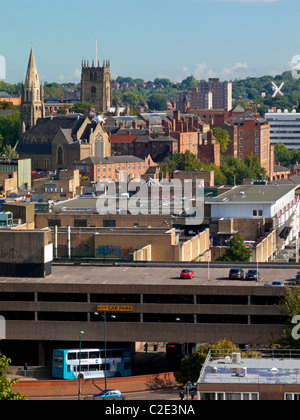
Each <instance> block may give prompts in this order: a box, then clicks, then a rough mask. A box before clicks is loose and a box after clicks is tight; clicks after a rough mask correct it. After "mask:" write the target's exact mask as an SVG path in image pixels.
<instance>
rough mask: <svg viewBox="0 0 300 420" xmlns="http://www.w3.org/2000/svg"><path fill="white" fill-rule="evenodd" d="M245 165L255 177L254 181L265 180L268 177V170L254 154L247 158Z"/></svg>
mask: <svg viewBox="0 0 300 420" xmlns="http://www.w3.org/2000/svg"><path fill="white" fill-rule="evenodd" d="M244 164H245V165H246V166H247V167H248V168H249V169H250V170H251V172H252V173H253V175H255V176H254V179H263V178H265V177H266V170H265V169H264V168H262V167H261V165H260V161H259V157H258V156H254V155H253V154H251V155H248V156H246V158H245V160H244Z"/></svg>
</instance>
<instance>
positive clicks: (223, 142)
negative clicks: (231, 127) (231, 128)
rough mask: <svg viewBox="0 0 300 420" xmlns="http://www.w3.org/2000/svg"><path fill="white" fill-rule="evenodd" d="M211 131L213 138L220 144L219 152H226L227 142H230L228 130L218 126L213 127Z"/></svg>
mask: <svg viewBox="0 0 300 420" xmlns="http://www.w3.org/2000/svg"><path fill="white" fill-rule="evenodd" d="M213 133H214V136H215V138H216V139H217V142H218V143H219V144H220V148H221V153H224V152H226V150H227V149H228V144H229V143H230V141H231V140H230V135H229V133H228V131H226V130H223V129H222V128H220V127H215V128H213Z"/></svg>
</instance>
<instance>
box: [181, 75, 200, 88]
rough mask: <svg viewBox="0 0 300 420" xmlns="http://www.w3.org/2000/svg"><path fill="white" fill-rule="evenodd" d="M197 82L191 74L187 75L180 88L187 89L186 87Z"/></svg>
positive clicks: (192, 85) (195, 84)
mask: <svg viewBox="0 0 300 420" xmlns="http://www.w3.org/2000/svg"><path fill="white" fill-rule="evenodd" d="M197 84H198V82H197V80H196V79H195V77H194V76H193V75H192V76H188V77H187V78H186V79H184V80H183V81H182V82H181V89H182V90H187V88H189V87H197Z"/></svg>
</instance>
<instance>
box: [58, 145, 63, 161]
mask: <svg viewBox="0 0 300 420" xmlns="http://www.w3.org/2000/svg"><path fill="white" fill-rule="evenodd" d="M57 164H58V165H63V164H64V151H63V148H62V147H61V146H59V147H58V149H57Z"/></svg>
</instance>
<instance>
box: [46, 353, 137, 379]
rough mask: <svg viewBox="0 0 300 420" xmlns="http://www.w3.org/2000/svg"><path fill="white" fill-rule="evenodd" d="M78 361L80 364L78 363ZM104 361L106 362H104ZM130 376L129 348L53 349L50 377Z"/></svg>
mask: <svg viewBox="0 0 300 420" xmlns="http://www.w3.org/2000/svg"><path fill="white" fill-rule="evenodd" d="M79 361H80V364H79ZM105 362H106V364H105ZM105 371H106V377H107V378H109V377H113V376H116V377H118V376H131V374H132V372H131V352H130V350H129V349H118V350H116V349H107V350H106V358H105V350H104V349H81V350H78V349H72V350H66V349H60V350H53V360H52V377H53V378H56V379H78V377H79V375H80V379H94V378H95V379H96V378H104V377H105Z"/></svg>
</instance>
